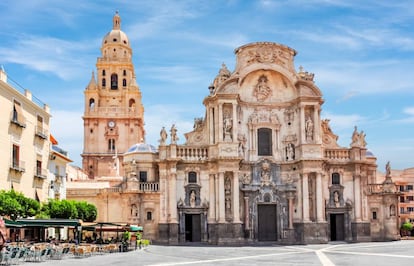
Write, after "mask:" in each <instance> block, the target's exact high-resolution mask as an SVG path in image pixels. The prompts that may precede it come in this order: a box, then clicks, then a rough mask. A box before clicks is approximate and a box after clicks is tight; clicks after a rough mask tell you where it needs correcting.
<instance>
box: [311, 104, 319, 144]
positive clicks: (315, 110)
mask: <svg viewBox="0 0 414 266" xmlns="http://www.w3.org/2000/svg"><path fill="white" fill-rule="evenodd" d="M320 127H321V126H320V123H319V106H317V105H314V106H313V141H314V143H320V142H319V131H320Z"/></svg>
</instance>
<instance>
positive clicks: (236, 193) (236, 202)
mask: <svg viewBox="0 0 414 266" xmlns="http://www.w3.org/2000/svg"><path fill="white" fill-rule="evenodd" d="M239 207H240V202H239V176H238V172H233V222H234V223H240V222H241V221H240V210H239Z"/></svg>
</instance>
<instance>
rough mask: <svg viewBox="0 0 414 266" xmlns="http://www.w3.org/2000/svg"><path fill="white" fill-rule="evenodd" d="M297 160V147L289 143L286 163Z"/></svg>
mask: <svg viewBox="0 0 414 266" xmlns="http://www.w3.org/2000/svg"><path fill="white" fill-rule="evenodd" d="M289 160H295V146H294V145H293V143H289V144H288V145H287V146H286V161H289Z"/></svg>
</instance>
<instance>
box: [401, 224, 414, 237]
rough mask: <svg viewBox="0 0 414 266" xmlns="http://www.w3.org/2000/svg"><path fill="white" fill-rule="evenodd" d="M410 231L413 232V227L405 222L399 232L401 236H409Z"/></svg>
mask: <svg viewBox="0 0 414 266" xmlns="http://www.w3.org/2000/svg"><path fill="white" fill-rule="evenodd" d="M411 230H413V225H412V224H411V223H410V222H405V223H403V224H402V225H401V231H402V234H403V235H405V236H407V235H408V236H409V235H411Z"/></svg>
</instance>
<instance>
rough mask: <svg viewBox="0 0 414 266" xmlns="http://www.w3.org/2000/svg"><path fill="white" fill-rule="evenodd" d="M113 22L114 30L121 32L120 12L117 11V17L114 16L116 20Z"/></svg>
mask: <svg viewBox="0 0 414 266" xmlns="http://www.w3.org/2000/svg"><path fill="white" fill-rule="evenodd" d="M112 22H113V27H112V29H114V30H120V29H121V17H120V16H119V12H118V10H117V11H115V15H114V18H113V19H112Z"/></svg>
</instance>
